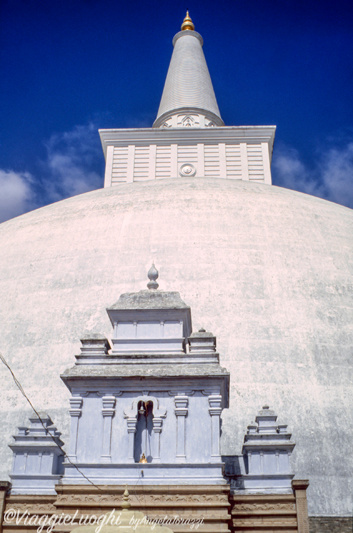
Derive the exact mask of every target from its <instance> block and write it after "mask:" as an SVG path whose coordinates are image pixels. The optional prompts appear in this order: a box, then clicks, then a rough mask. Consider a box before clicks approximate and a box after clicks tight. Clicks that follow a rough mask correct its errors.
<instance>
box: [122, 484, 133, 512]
mask: <svg viewBox="0 0 353 533" xmlns="http://www.w3.org/2000/svg"><path fill="white" fill-rule="evenodd" d="M129 496H130V495H129V491H128V490H127V485H125V490H124V495H123V503H122V504H121V508H122V509H129V508H130V507H131V503H130V501H129Z"/></svg>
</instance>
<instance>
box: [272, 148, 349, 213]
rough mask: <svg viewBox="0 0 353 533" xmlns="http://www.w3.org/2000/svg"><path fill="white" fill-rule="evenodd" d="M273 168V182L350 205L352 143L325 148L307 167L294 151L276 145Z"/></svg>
mask: <svg viewBox="0 0 353 533" xmlns="http://www.w3.org/2000/svg"><path fill="white" fill-rule="evenodd" d="M272 171H273V182H274V185H280V186H282V187H287V188H288V189H294V190H296V191H300V192H305V193H307V194H312V195H314V196H319V197H320V198H324V199H326V200H330V201H332V202H336V203H338V204H342V205H345V206H347V207H353V142H348V143H346V145H345V146H343V147H342V148H336V147H334V148H333V147H331V148H330V147H329V148H327V147H325V148H324V149H322V150H321V151H320V152H318V153H317V154H316V156H315V158H314V161H313V163H312V165H310V167H309V166H308V165H305V164H304V163H303V161H302V160H301V158H300V155H299V153H298V152H297V150H294V149H293V148H283V147H282V148H279V149H278V150H277V152H275V153H274V158H273V163H272Z"/></svg>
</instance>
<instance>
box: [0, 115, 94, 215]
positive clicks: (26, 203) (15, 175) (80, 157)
mask: <svg viewBox="0 0 353 533" xmlns="http://www.w3.org/2000/svg"><path fill="white" fill-rule="evenodd" d="M45 147H46V149H47V157H46V159H45V160H44V161H41V162H37V165H38V167H39V170H38V172H37V173H36V174H37V176H34V175H33V174H31V173H29V172H15V171H12V170H0V191H1V198H0V222H3V221H5V220H8V219H9V218H12V217H15V216H17V215H21V214H23V213H26V212H27V211H30V210H31V209H35V208H37V207H40V206H42V205H46V204H49V203H52V202H56V201H58V200H62V199H64V198H68V197H70V196H74V195H76V194H81V193H84V192H88V191H91V190H93V189H98V188H99V187H102V186H103V169H102V166H103V154H102V149H101V146H100V142H99V136H98V131H97V127H96V125H95V124H93V123H90V124H87V125H83V126H75V127H74V128H73V129H72V130H71V131H68V132H64V133H59V134H54V135H52V136H51V138H50V139H49V140H48V141H47V142H45Z"/></svg>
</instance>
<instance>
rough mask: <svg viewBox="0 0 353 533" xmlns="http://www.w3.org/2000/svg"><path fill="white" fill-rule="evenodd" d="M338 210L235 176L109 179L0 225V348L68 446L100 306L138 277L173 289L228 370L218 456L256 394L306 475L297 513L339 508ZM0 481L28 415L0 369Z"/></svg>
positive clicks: (100, 322)
mask: <svg viewBox="0 0 353 533" xmlns="http://www.w3.org/2000/svg"><path fill="white" fill-rule="evenodd" d="M352 244H353V211H351V210H349V209H347V208H344V207H341V206H338V205H335V204H333V203H329V202H326V201H324V200H319V199H317V198H312V197H310V196H306V195H303V194H300V193H296V192H293V191H288V190H285V189H280V188H276V187H270V186H266V185H260V184H252V183H247V182H235V181H227V180H216V179H207V180H206V179H200V178H194V179H192V178H191V179H178V180H163V181H155V182H154V181H149V182H145V183H132V184H124V185H122V186H120V187H112V188H107V189H104V190H99V191H95V192H92V193H87V194H84V195H81V196H77V197H75V198H71V199H69V200H65V201H63V202H59V203H57V204H54V205H52V206H48V207H45V208H42V209H39V210H37V211H34V212H32V213H29V214H27V215H24V216H21V217H19V218H17V219H14V220H11V221H9V222H6V223H3V224H2V225H1V226H0V246H1V250H2V254H1V256H0V295H1V298H0V326H1V343H0V350H1V352H2V353H3V354H4V356H5V357H6V358H7V360H8V361H9V363H10V364H11V366H12V368H13V370H14V372H15V374H16V376H17V377H18V379H19V380H20V381H21V383H22V385H23V387H24V389H25V390H26V392H27V394H28V395H29V397H30V398H31V400H32V402H33V403H34V404H35V406H36V407H37V408H38V409H43V410H46V411H48V412H49V414H50V416H51V418H52V420H53V421H54V424H55V425H56V426H57V428H58V429H59V430H60V431H62V432H63V436H62V439H63V440H64V441H65V443H66V444H68V424H69V420H68V418H69V417H68V416H67V409H68V407H69V403H68V398H69V394H68V391H67V390H66V387H65V385H64V384H63V383H62V381H61V380H60V377H59V374H60V373H62V372H64V370H65V369H67V368H69V367H72V366H73V363H74V354H75V353H76V354H77V353H79V344H80V342H79V339H80V338H81V337H82V334H83V333H84V332H85V331H94V332H100V333H102V334H105V335H106V336H107V337H108V338H110V335H111V324H110V322H109V319H108V316H107V314H106V308H107V307H109V306H111V305H112V304H113V303H114V302H115V301H116V300H117V299H118V297H119V295H120V294H122V293H125V292H132V291H138V290H141V289H144V288H145V283H146V282H145V279H146V272H147V270H148V269H149V267H150V265H151V261H152V260H154V261H155V264H156V266H157V267H158V269H159V273H160V277H159V280H158V281H159V282H160V289H161V290H171V291H179V292H180V295H181V298H182V299H183V301H185V302H186V303H187V305H190V307H191V309H192V312H193V330H194V331H197V329H199V328H200V327H204V328H205V329H207V330H211V331H213V333H214V334H215V335H216V336H217V349H218V351H219V352H220V355H221V360H220V362H221V365H222V366H224V367H226V368H227V370H229V371H230V372H231V396H230V409H229V410H227V411H224V413H223V425H222V432H223V434H222V439H223V447H222V453H223V454H225V455H232V454H239V453H240V451H241V446H242V442H243V436H244V433H245V431H246V427H247V425H248V424H249V421H250V420H251V419H252V418H253V416H254V413H256V412H257V411H258V409H259V408H260V407H261V406H262V405H264V404H269V405H270V406H272V407H273V408H274V409H275V410H276V412H277V413H278V414H279V422H282V421H284V422H286V423H288V424H289V429H290V431H291V432H292V433H293V439H294V441H295V442H296V448H295V451H294V457H293V459H294V463H293V466H294V471H295V472H296V474H297V477H298V476H299V477H304V478H308V479H309V480H310V487H309V489H308V500H309V513H310V514H315V515H318V516H324V515H331V516H334V515H337V514H338V515H341V516H347V515H348V514H349V513H350V511H351V509H350V501H349V499H350V496H349V494H350V493H351V489H352V486H351V478H350V472H352V470H353V469H352V464H351V461H352V456H351V454H350V453H349V451H350V449H351V430H350V427H351V412H352V411H351V409H352V386H351V383H352V373H351V354H352V344H353V343H352V338H353V331H352V329H353V326H352V324H353V310H352V307H353V304H352V274H353V272H352V271H353V259H352V258H353V254H352ZM0 379H1V384H2V393H1V421H0V423H1V433H2V438H1V456H0V465H1V472H0V478H2V479H5V478H7V475H8V472H9V470H10V462H11V450H10V449H9V448H8V447H7V444H8V442H9V441H10V437H11V435H12V434H13V433H15V431H16V427H17V425H20V424H21V423H22V422H23V421H24V420H25V419H26V418H27V415H28V414H29V410H28V405H27V404H26V402H25V400H24V398H23V397H22V396H21V394H20V393H19V391H18V390H17V389H16V387H15V385H14V383H13V381H12V378H11V376H10V375H9V373H8V371H7V370H6V369H5V368H4V367H0Z"/></svg>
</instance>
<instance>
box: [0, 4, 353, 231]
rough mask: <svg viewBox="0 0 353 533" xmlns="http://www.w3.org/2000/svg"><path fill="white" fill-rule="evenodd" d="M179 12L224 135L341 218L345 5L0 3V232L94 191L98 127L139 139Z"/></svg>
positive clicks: (348, 110) (347, 92) (348, 45)
mask: <svg viewBox="0 0 353 533" xmlns="http://www.w3.org/2000/svg"><path fill="white" fill-rule="evenodd" d="M186 8H187V9H189V11H190V15H191V17H192V19H193V21H194V23H195V29H196V30H197V31H199V33H201V35H202V36H203V38H204V52H205V55H206V60H207V63H208V67H209V70H210V73H211V77H212V81H213V85H214V88H215V92H216V96H217V100H218V105H219V108H220V111H221V115H222V118H223V120H224V122H225V123H226V125H252V124H255V125H257V124H259V125H260V124H275V125H277V133H276V140H275V148H274V156H273V165H272V173H273V182H274V184H275V185H280V186H285V187H289V188H293V189H296V190H300V191H303V192H307V193H309V194H315V195H317V196H321V197H323V198H326V199H329V200H331V201H334V202H337V203H341V204H343V205H347V206H349V207H353V98H352V95H353V59H352V56H353V54H352V50H353V31H352V28H353V4H352V2H351V1H349V2H348V1H347V2H345V1H340V0H338V1H336V2H333V1H332V2H325V1H321V2H308V1H307V2H301V1H296V2H294V1H286V0H282V1H274V0H273V1H271V0H268V1H266V2H265V1H248V2H241V1H235V0H228V1H225V0H219V1H218V2H211V1H207V0H202V1H201V0H200V1H199V0H188V2H187V3H185V2H180V1H179V0H174V1H171V2H169V1H159V2H157V1H153V0H151V1H146V0H145V1H140V0H137V1H134V2H127V1H124V2H122V1H119V0H115V1H110V0H100V1H97V0H70V1H67V0H60V1H59V0H52V1H51V2H44V1H43V0H40V1H37V0H31V1H28V0H23V1H19V0H1V2H0V17H1V28H0V79H1V81H0V102H1V103H0V124H1V129H0V221H3V220H6V219H8V218H11V217H13V216H17V215H19V214H21V213H24V212H26V211H28V210H31V209H33V208H36V207H40V206H42V205H46V204H47V203H51V202H54V201H58V200H60V199H62V198H66V197H68V196H71V195H73V194H79V193H81V192H86V191H88V190H91V189H95V188H99V187H102V186H103V174H104V158H103V153H102V150H101V146H100V141H99V136H98V132H97V130H98V128H110V127H115V128H126V127H150V126H151V125H152V122H153V120H154V119H155V116H156V113H157V109H158V105H159V100H160V97H161V94H162V90H163V84H164V80H165V76H166V73H167V69H168V65H169V61H170V57H171V54H172V44H171V41H172V38H173V35H174V34H175V33H176V32H177V31H179V29H180V24H181V22H182V20H183V17H184V15H185V10H186Z"/></svg>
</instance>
